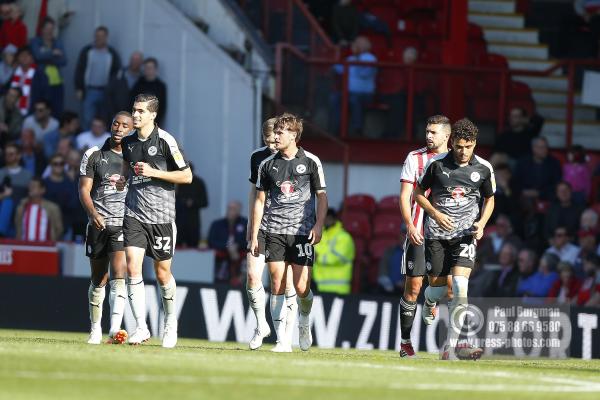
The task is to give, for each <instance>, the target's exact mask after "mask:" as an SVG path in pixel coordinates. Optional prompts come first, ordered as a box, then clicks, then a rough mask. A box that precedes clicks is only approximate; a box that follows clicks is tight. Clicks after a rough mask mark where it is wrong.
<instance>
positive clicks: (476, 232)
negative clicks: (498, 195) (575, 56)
mask: <svg viewBox="0 0 600 400" xmlns="http://www.w3.org/2000/svg"><path fill="white" fill-rule="evenodd" d="M494 203H495V201H494V196H490V197H486V198H484V199H483V209H482V210H481V218H479V221H475V222H474V223H473V227H472V228H471V230H472V231H473V236H474V237H475V239H476V240H479V239H481V238H482V237H483V230H484V229H485V226H486V225H487V223H488V221H489V220H490V217H491V216H492V212H493V211H494Z"/></svg>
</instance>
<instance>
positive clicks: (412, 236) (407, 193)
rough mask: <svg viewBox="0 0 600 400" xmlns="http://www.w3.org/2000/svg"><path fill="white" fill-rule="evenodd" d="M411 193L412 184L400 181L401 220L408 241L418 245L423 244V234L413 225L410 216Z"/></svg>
mask: <svg viewBox="0 0 600 400" xmlns="http://www.w3.org/2000/svg"><path fill="white" fill-rule="evenodd" d="M412 195H413V184H412V183H409V182H402V183H400V213H401V214H402V220H403V221H404V224H405V225H406V231H407V232H406V234H407V236H408V239H409V240H410V242H411V243H412V244H414V245H417V246H420V245H422V244H423V235H421V232H419V231H418V230H417V228H416V227H415V226H414V225H413V221H412V218H411V208H412V207H411V205H410V199H411V196H412Z"/></svg>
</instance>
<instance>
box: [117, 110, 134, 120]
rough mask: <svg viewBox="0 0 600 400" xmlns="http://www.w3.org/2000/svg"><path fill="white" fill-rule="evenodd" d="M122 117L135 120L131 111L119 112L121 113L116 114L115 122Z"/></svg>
mask: <svg viewBox="0 0 600 400" xmlns="http://www.w3.org/2000/svg"><path fill="white" fill-rule="evenodd" d="M121 115H122V116H124V117H127V118H131V119H133V116H132V115H131V113H130V112H129V111H119V112H118V113H116V114H115V116H114V117H113V121H114V120H115V119H117V117H119V116H121Z"/></svg>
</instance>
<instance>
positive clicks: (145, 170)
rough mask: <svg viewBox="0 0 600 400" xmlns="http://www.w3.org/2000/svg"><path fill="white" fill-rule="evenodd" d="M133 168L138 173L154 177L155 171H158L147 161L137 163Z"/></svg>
mask: <svg viewBox="0 0 600 400" xmlns="http://www.w3.org/2000/svg"><path fill="white" fill-rule="evenodd" d="M133 170H134V172H135V174H136V175H140V176H146V177H149V178H151V177H153V176H154V171H156V170H155V169H154V168H152V167H151V166H150V165H149V164H147V163H145V162H137V163H135V165H134V167H133Z"/></svg>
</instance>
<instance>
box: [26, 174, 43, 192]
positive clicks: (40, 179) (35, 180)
mask: <svg viewBox="0 0 600 400" xmlns="http://www.w3.org/2000/svg"><path fill="white" fill-rule="evenodd" d="M29 182H37V183H39V184H40V186H41V187H43V188H44V189H46V182H44V180H43V179H42V178H41V177H40V176H34V177H33V178H31V180H30V181H29Z"/></svg>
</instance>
